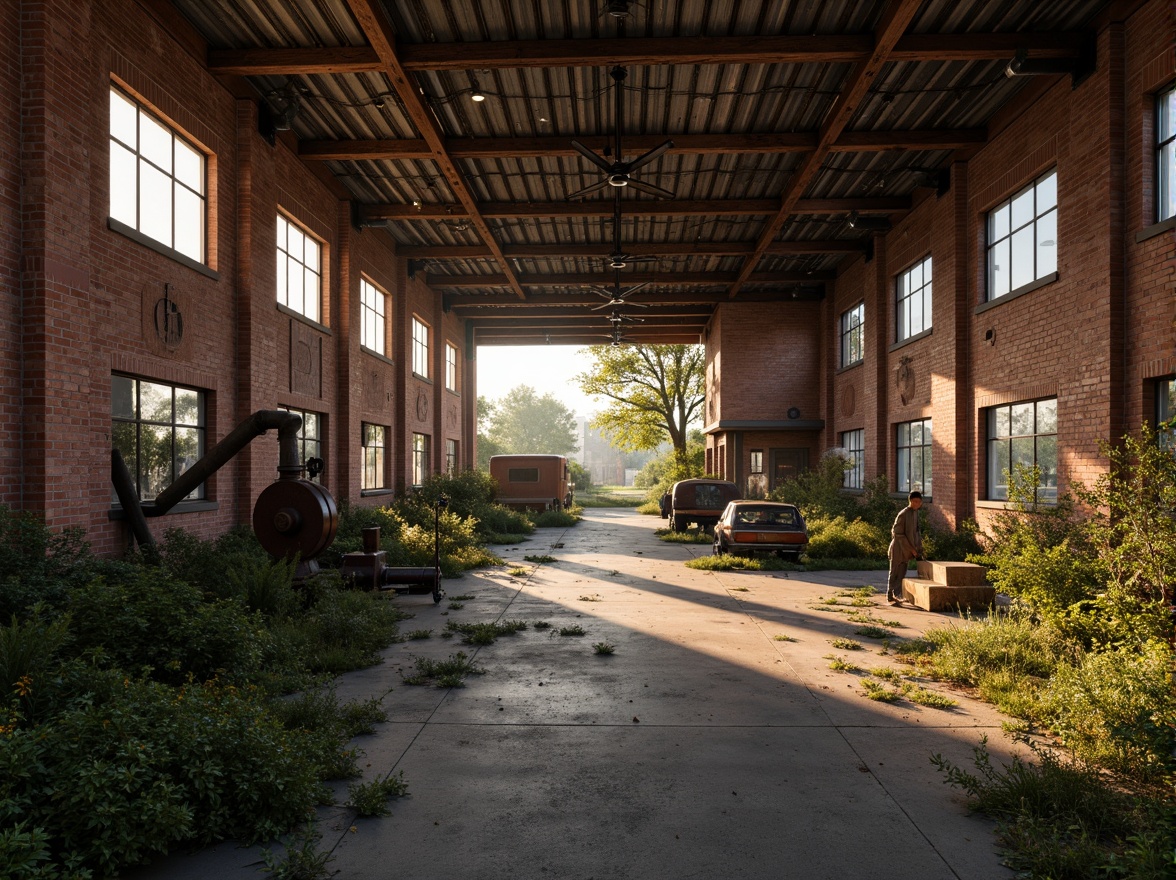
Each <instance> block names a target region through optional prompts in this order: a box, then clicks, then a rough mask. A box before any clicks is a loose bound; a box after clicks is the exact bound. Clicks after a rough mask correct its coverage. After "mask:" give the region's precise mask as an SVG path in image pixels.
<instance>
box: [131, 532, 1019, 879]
mask: <svg viewBox="0 0 1176 880" xmlns="http://www.w3.org/2000/svg"><path fill="white" fill-rule="evenodd" d="M662 525H663V521H662V520H660V519H657V518H655V517H644V516H638V515H637V514H635V513H634V512H633V511H632V510H624V509H600V510H589V511H587V513H586V516H585V519H584V521H583V522H582V523H580V524H579V525H577V526H575V527H573V528H570V529H541V530H539V531H537V532H536V533H535V535H534V536H533V537H532V538H531V539H530V540H529V541H527V542H525V543H523V544H520V545H519V546H517V547H510V548H499V552H500V553H501V555H502V557H503V558H504V559H505V560H506V561H507V564H506V565H504V566H502V567H500V568H495V569H493V570H486V571H481V572H474V573H471V574H467V575H465V576H464V577H463V578H461V579H460V580H450V581H446V582H445V589H446V591H447V593H448V595H449V596H451V597H452V596H457V595H462V594H465V595H470V596H473V598H472V599H468V600H466V601H465V602H464V606H463V607H462V608H460V609H452V610H451V609H450V607H449V606H450V601H449V600H448V599H447V600H445V601H442V602H441V604H439V605H436V606H435V605H433V604H432V601H431V599H430V598H429V597H427V596H423V597H403V598H401V599H398V600H397V602H398V603H399V604H400V605H401V606H402V607H403V608H404V609H405V610H407V611H410V612H412V613H413V614H414V615H415V617H414V619H413V620H410V621H407V622H406V623H405V624H404V625H403V628H402V629H403V631H404V632H408V631H410V630H414V629H431V630H432V631H433V637H432V638H430V639H427V640H420V641H406V642H402V643H399V644H396V645H393V646H392V647H391V648H389V649H388V650H387V651H386V652H385V654H384V656H385V662H384V663H383V664H382V665H380V666H377V667H374V668H372V669H367V670H361V671H359V672H355V673H351V674H348V675H346V676H343V678H341V679H340V681H339V687H338V695H339V697H340V698H341V699H353V698H360V699H367V698H370V697H373V696H377V697H380V698H382V703H383V706H384V708H385V709H386V710H387V712H388V718H389V721H388V723H386V724H382V725H379V726H378V728H377V732H376V733H375V734H374V735H371V736H365V737H360V738H359V739H358V740H357V744H358V745H359V746H360V748H362V750H363V751H364V752H365V755H366V757H365V758H364V759H363V760H362V761H361V766H362V767H363V768H364V773H365V777H366V778H368V779H375V778H379V777H383V776H385V775H387V774H389V773H398V772H401V771H403V773H404V777H405V780H406V781H407V783H408V785H409V792H410V794H409V796H408V797H404V798H400V799H398V800H396V801H393V802H392V804H391V807H392V815H391V816H390V817H386V818H381V819H357V818H355V817H354V814H353V813H352V812H351V811H349V810H347V809H346V808H343V807H332V808H327V809H324V810H321V811H320V814H319V830H320V831H321V832H322V835H323V838H322V846H323V847H324V848H332V857H333V859H332V861H331V863H330V866H329V867H330V870H332V871H333V872H335V873H336V876H338V877H341V878H348V880H351V878H355V880H361V878H363V880H366V878H372V880H375V878H381V880H383V878H398V880H414V878H453V880H464V878H469V880H492V878H561V880H562V878H577V880H604V878H609V880H624V878H675V880H684V878H719V877H727V878H749V880H750V878H761V877H762V878H790V877H797V878H802V877H803V878H830V880H833V878H846V877H853V878H860V880H865V878H895V877H901V878H903V880H938V878H961V880H992V878H1005V877H1012V876H1013V875H1012V872H1011V871H1008V870H1007V869H1006V868H1004V867H1002V866H1001V864H1000V860H999V857H998V855H997V853H996V851H995V846H994V842H993V835H992V823H991V822H989V821H988V820H985V819H984V818H982V817H976V816H970V815H969V814H968V812H967V809H966V807H965V805H964V801H963V798H962V796H961V795H960V793H959V792H957V791H956V790H954V789H951V788H949V787H948V786H947V785H945V784H944V783H943V777H942V775H941V774H940V773H938V772H937V771H936V770H935V769H934V767H932V765H931V762H930V757H931V756H932V755H934V754H937V753H938V754H942V755H943V756H945V757H947V758H950V759H952V760H953V761H954V762H955V763H957V764H963V765H965V766H967V767H968V768H969V769H970V767H971V765H970V763H969V759H970V757H971V749H972V747H973V746H975V745H976V744H977V743H978V741H979V740H980V738H981V737H982V736H985V735H986V736H987V737H988V738H989V740H990V747H991V748H992V751H993V752H994V754H995V755H996V756H998V757H1001V756H1005V755H1007V753H1008V749H1009V746H1008V744H1007V742H1006V740H1007V738H1006V737H1005V736H1004V735H1003V734H1002V732H1001V729H1000V722H1001V716H1000V715H999V714H998V713H997V712H996V711H994V710H993V709H992V708H991V707H989V706H986V705H985V704H982V703H979V702H977V701H974V700H972V699H970V698H969V697H968V696H967V695H965V694H962V693H960V692H958V691H952V690H951V689H949V688H947V687H945V686H943V685H938V684H935V683H926V686H927V687H928V688H929V689H931V690H936V691H940V692H943V693H947V694H950V696H952V697H953V698H954V699H956V700H957V701H958V703H959V705H958V706H956V707H955V708H952V709H933V708H922V707H919V706H916V705H914V704H911V703H908V702H906V701H901V702H898V703H894V704H884V703H878V702H874V701H871V700H868V699H866V698H865V697H864V696H863V695H862V690H861V687H860V683H859V682H860V676H855V675H851V674H847V673H844V672H834V671H833V670H831V669H829V661H828V660H827V659H825V655H827V654H830V653H837V654H839V655H842V656H845V657H847V659H851V660H854V661H855V662H857V663H858V664H859V665H861V666H864V667H866V668H870V667H875V666H880V665H891V666H896V667H897V666H899V664H897V663H896V662H895V661H894V658H893V657H892V656H884V655H881V654H880V652H881V651H882V650H883V648H882V645H881V643H880V642H878V641H877V640H874V639H869V638H862V637H860V636H859V637H856V638H858V640H859V641H861V642H862V643H863V644H865V645H866V650H865V651H844V650H841V651H835V650H834V649H833V648H832V647H831V645H830V644H829V642H830V640H831V639H833V638H836V637H838V636H843V637H851V638H853V637H855V636H854V635H853V630H854V629H856V628H857V627H858V626H860V624H855V623H852V622H849V621H847V620H846V619H845V615H844V614H837V613H830V612H829V611H826V610H822V608H823V607H825V606H822V605H821V604H820V602H819V600H820V599H821V598H828V597H831V596H833V595H835V594H836V593H837V591H838V590H839V589H842V588H856V587H861V586H863V585H871V586H874V587H876V588H879V589H883V590H884V588H885V578H886V573H885V572H811V573H797V572H763V573H745V572H716V573H711V572H702V571H694V570H692V569H689V568H686V567H685V566H684V565H683V564H682V563H683V562H684V561H685V560H687V559H689V558H690V557H691V556H697V555H705V554H708V553H709V552H710V547H709V545H683V544H667V543H664V542H662V541H659V540H658V539H657V538H656V537H655V536H654V530H655V529H656V528H658V527H660V526H662ZM539 554H547V555H551V556H554V557H555V558H556V560H557V561H556V562H553V563H546V564H535V563H531V562H525V561H524V558H523V557H524V556H525V555H539ZM514 566H521V567H525V568H526V570H527V574H526V575H522V576H511V575H509V574H508V569H510V568H512V567H514ZM843 601H848V600H843ZM874 602H875V605H876V607H874V608H873V609H866V610H871V611H872V612H873V613H874V615H875V616H876V617H879V618H882V619H886V620H893V621H898V622H900V623H901V625H902V626H901V628H899V629H898V633H899V635H901V636H912V635H915V634H918V633H921V632H923V631H924V630H925V629H926V628H928V627H932V626H950V625H960V622H959V621H958V620H957V619H955V618H954V617H952V616H949V615H939V614H927V613H924V612H920V611H918V610H915V609H911V608H909V607H904V608H897V609H896V608H891V607H889V606H887V605H886V604H885V601H884V599H883V598H882V596H881V594H879V595H878V596H877V597H875V599H874ZM449 620H455V621H458V622H481V621H493V620H524V621H528V622H529V623H534V622H536V621H548V622H550V623H551V624H552V628H551V629H550V630H547V631H536V630H534V629H531V628H528V629H527V630H525V631H523V632H521V633H519V634H518V635H515V636H510V637H503V638H500V639H499V640H498V641H497V642H496V643H495V644H493V645H490V646H487V647H482V648H475V647H471V646H463V645H461V644H460V642H459V640H458V639H444V638H440V634H441V632H442V631H443V630H444V628H445V624H446V622H447V621H449ZM571 624H579V625H580V626H582V627H583V628H584V630H585V631H586V635H584V636H581V637H573V636H560V635H558V634H557V632H556V631H557V630H558V629H559V628H560V627H565V626H569V625H571ZM777 635H784V636H789V637H791V638H792V639H794V640H795V641H778V640H776V639H775V638H774V637H775V636H777ZM596 642H607V643H609V644H611V645H614V646H615V648H616V651H615V653H614V654H613V655H611V656H600V655H597V654H595V653H594V651H593V647H592V646H593V644H594V643H596ZM459 650H463V651H465V652H466V653H467V654H470V655H472V656H473V657H474V659H475V660H476V662H477V663H478V665H479V666H481V667H482V668H484V669H485V674H484V675H481V676H471V677H470V678H468V679H467V680H466V686H465V687H464V688H460V689H453V690H439V689H436V688H430V687H410V686H406V685H405V684H404V683H403V681H402V673H408V672H409V671H411V670H412V668H413V664H414V660H415V658H416V657H431V658H434V659H444V658H446V657H448V656H449V655H451V654H453V653H455V652H457V651H459ZM346 788H347V786H346V783H341V784H338V785H337V786H336V787H335V789H336V793H337V799H338V801H339V802H342V801H344V800H346ZM260 851H261V847H251V848H240V847H237V846H235V845H234V844H232V843H223V844H220V845H219V846H216V847H212V848H209V849H206V850H202V851H200V852H197V853H192V854H176V855H173V856H171V857H169V858H167V859H163V860H161V861H158V862H156V863H155V864H153V865H150V866H147V867H146V868H144V869H142V870H141V871H137V872H133V873H132V874H130V875H129V876H132V877H140V878H153V880H154V878H161V880H196V878H200V880H204V878H210V877H216V878H218V880H235V878H246V877H249V878H252V877H256V876H258V875H257V871H258V868H259V867H260V865H261V862H260Z"/></svg>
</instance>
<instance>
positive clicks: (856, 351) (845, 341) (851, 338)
mask: <svg viewBox="0 0 1176 880" xmlns="http://www.w3.org/2000/svg"><path fill="white" fill-rule="evenodd" d="M865 322H866V304H865V303H858V304H857V305H856V306H854V307H853V308H852V309H849V310H848V311H845V312H842V313H841V320H840V322H839V329H840V335H841V366H843V367H850V366H853V365H854V364H857V363H861V361H862V358H863V357H865V351H866V330H865Z"/></svg>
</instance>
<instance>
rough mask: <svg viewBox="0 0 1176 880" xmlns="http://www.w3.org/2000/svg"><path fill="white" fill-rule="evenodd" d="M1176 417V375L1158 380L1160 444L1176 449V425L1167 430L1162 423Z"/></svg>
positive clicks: (1157, 409)
mask: <svg viewBox="0 0 1176 880" xmlns="http://www.w3.org/2000/svg"><path fill="white" fill-rule="evenodd" d="M1173 419H1176V376H1169V377H1168V378H1167V379H1160V380H1159V381H1158V382H1156V430H1157V431H1158V436H1157V439H1158V440H1159V442H1160V445H1161V446H1163V447H1165V448H1166V449H1176V425H1174V426H1173V427H1172V428H1171V429H1169V430H1167V431H1165V430H1163V429H1162V428H1160V427H1159V426H1160V425H1163V424H1166V423H1167V422H1171V421H1172V420H1173Z"/></svg>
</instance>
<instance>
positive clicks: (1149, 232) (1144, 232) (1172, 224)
mask: <svg viewBox="0 0 1176 880" xmlns="http://www.w3.org/2000/svg"><path fill="white" fill-rule="evenodd" d="M1173 229H1176V217H1169V218H1168V219H1167V220H1161V221H1160V222H1159V223H1153V224H1152V225H1151V226H1148V227H1146V228H1144V229H1141V230H1139V232H1137V233H1135V243H1136V244H1139V243H1140V242H1142V241H1147V240H1148V239H1149V238H1155V237H1156V236H1157V235H1163V234H1164V233H1165V232H1168V231H1170V230H1173Z"/></svg>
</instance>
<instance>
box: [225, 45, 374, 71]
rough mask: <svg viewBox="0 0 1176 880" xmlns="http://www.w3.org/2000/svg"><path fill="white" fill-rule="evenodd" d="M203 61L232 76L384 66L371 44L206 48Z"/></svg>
mask: <svg viewBox="0 0 1176 880" xmlns="http://www.w3.org/2000/svg"><path fill="white" fill-rule="evenodd" d="M207 64H208V69H209V71H210V72H211V73H214V74H220V75H232V76H282V75H285V76H292V75H295V74H321V73H370V72H372V71H380V70H383V69H384V62H382V61H381V60H380V56H379V54H378V53H377V52H376V50H375V49H373V48H372V47H371V46H335V47H331V48H310V49H301V48H296V49H209V50H208V59H207Z"/></svg>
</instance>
